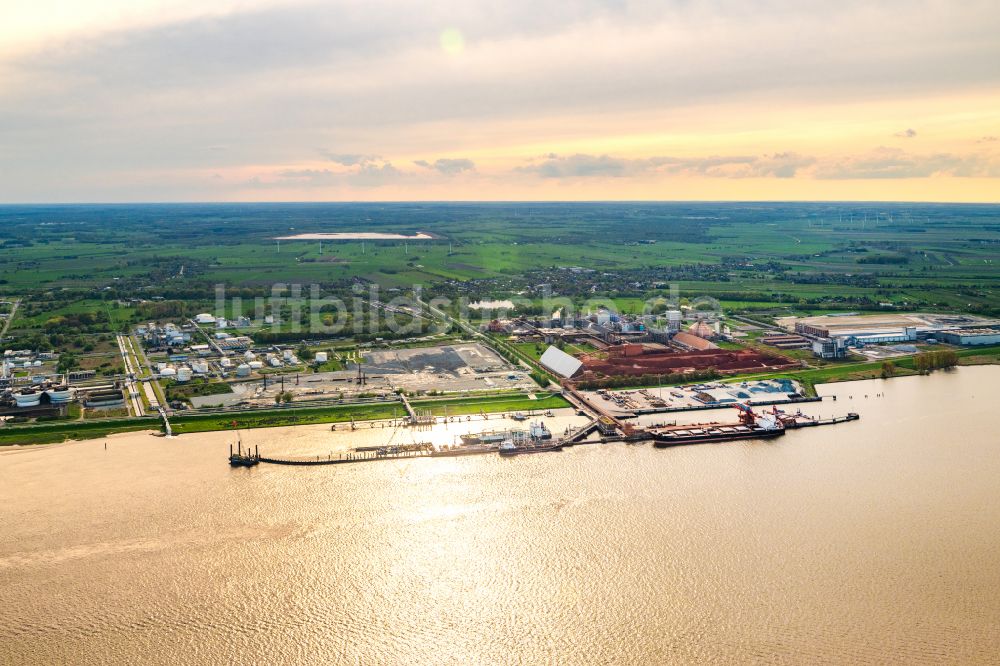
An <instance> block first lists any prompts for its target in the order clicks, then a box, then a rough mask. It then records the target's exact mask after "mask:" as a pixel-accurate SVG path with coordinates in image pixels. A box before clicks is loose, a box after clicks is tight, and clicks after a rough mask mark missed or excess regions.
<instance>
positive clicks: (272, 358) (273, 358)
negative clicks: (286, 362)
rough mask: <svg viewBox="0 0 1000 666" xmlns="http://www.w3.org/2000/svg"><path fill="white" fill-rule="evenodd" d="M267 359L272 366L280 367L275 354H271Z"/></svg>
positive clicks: (279, 361)
mask: <svg viewBox="0 0 1000 666" xmlns="http://www.w3.org/2000/svg"><path fill="white" fill-rule="evenodd" d="M268 360H269V361H270V363H271V367H272V368H280V367H281V360H280V359H279V358H278V357H277V356H272V357H271V358H270V359H268Z"/></svg>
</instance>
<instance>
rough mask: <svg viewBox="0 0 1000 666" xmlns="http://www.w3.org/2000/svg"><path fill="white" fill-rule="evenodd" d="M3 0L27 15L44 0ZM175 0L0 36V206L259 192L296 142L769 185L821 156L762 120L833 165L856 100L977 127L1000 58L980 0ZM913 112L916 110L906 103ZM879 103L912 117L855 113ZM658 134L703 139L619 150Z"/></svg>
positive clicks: (308, 147)
mask: <svg viewBox="0 0 1000 666" xmlns="http://www.w3.org/2000/svg"><path fill="white" fill-rule="evenodd" d="M122 3H123V4H124V0H122ZM22 4H25V6H26V7H27V8H28V9H27V10H26V11H36V12H43V11H44V10H45V5H47V4H51V3H35V4H36V5H38V8H37V9H32V7H33V5H32V3H22ZM78 4H87V3H78ZM91 4H93V5H94V7H98V6H100V4H101V3H99V2H95V3H91ZM154 4H155V3H154ZM175 4H177V8H176V9H172V10H171V11H169V12H165V11H164V12H161V11H149V12H145V13H143V16H142V20H141V22H140V21H132V22H127V23H126V22H122V21H115V20H111V19H109V20H108V21H102V22H100V23H90V24H86V25H83V24H81V25H79V26H76V27H74V26H72V25H69V26H68V28H67V24H68V23H72V20H73V19H72V16H66V17H60V19H61V20H60V21H59V22H58V23H59V24H60V26H61V28H60V30H62V28H67V29H68V30H69V32H65V33H62V32H60V33H59V34H57V33H56V32H55V28H54V27H53V28H52V30H53V31H52V32H39V33H38V34H37V35H28V36H24V39H21V38H20V37H21V36H20V35H19V36H18V37H19V38H18V39H17V40H16V41H17V44H16V45H11V44H8V43H5V42H4V40H3V39H2V38H0V86H2V90H3V93H2V96H3V103H2V104H0V147H2V149H0V172H2V173H4V174H5V178H3V179H0V200H8V201H23V200H26V199H31V200H71V199H78V198H79V197H81V196H83V197H100V198H103V199H111V200H114V199H116V198H117V195H116V192H122V193H123V194H124V195H126V196H128V197H129V198H136V197H137V196H139V195H137V193H139V192H140V191H141V188H142V187H143V185H142V183H148V184H149V188H150V190H149V192H150V196H152V195H153V194H154V193H155V194H157V195H160V194H162V190H157V189H156V188H157V187H158V186H157V185H156V183H158V182H161V181H162V178H161V174H162V173H171V174H177V176H176V180H172V181H171V183H176V187H177V188H178V190H177V192H176V198H179V199H185V198H187V197H185V194H184V192H183V191H182V190H181V188H183V187H186V185H184V183H187V182H197V179H196V178H195V177H194V176H195V175H198V178H201V176H200V175H199V174H205V173H214V172H220V173H225V174H227V175H228V174H240V175H237V176H233V177H229V178H227V179H226V181H225V182H226V184H229V183H236V182H240V180H241V179H243V178H245V177H246V176H245V175H244V174H246V173H262V172H264V171H267V169H268V167H266V166H262V165H272V166H271V167H270V168H271V170H272V173H271V174H270V175H269V176H268V175H264V174H263V173H262V175H261V178H263V179H265V180H266V179H267V178H269V177H270V178H275V177H276V176H275V175H274V173H276V171H277V169H278V167H277V166H273V165H295V164H308V165H309V166H316V165H314V164H312V163H311V162H308V163H307V162H300V161H299V160H302V156H303V155H311V156H313V157H316V156H317V146H332V147H335V151H334V150H327V151H322V154H323V155H324V156H325V157H326V158H327V160H328V162H327V163H326V165H325V166H329V167H330V168H331V171H332V172H334V173H336V174H339V173H340V171H341V169H340V168H341V167H343V168H346V169H348V170H351V169H356V170H357V171H349V172H346V173H344V174H343V175H340V176H335V175H331V176H317V177H318V178H320V179H323V178H329V179H330V180H331V182H341V181H344V182H349V181H350V179H352V178H354V179H357V180H359V181H360V182H391V179H392V178H396V179H397V180H399V179H402V178H403V177H404V176H405V174H401V173H400V171H399V170H398V169H396V168H395V167H391V168H389V167H387V166H386V164H388V163H389V162H388V160H390V159H391V160H395V163H396V164H402V163H403V162H402V160H404V159H406V160H409V159H411V156H413V155H453V154H459V155H461V154H469V155H473V154H475V155H487V154H488V155H498V156H499V155H503V157H502V158H499V157H498V158H497V161H498V162H499V161H501V159H502V160H506V161H507V162H506V164H505V165H504V166H503V167H501V168H502V169H503V171H502V175H509V170H510V169H511V167H510V166H509V165H510V164H511V163H515V162H516V163H518V164H524V163H523V162H518V161H517V160H520V159H522V157H525V156H527V155H528V154H532V155H539V154H541V153H542V150H540V149H539V148H538V147H539V146H550V147H554V146H565V145H569V146H574V148H572V149H569V150H566V149H563V150H562V151H561V155H562V156H560V155H551V156H547V157H539V158H537V159H536V160H534V161H533V162H531V165H533V166H535V167H537V169H536V170H535V171H534V173H535V175H536V176H539V177H542V178H548V179H559V178H585V179H586V178H590V179H594V178H598V177H602V176H603V177H607V178H615V179H619V180H620V179H626V178H629V177H632V176H635V175H642V176H649V177H653V176H655V175H657V174H659V175H661V176H665V175H669V174H672V173H676V174H692V175H705V176H713V177H731V178H746V177H774V178H790V177H794V176H800V175H802V174H803V173H805V172H809V171H810V170H813V169H819V168H820V165H819V164H818V163H812V164H810V160H812V159H813V158H811V157H804V156H801V155H791V154H786V153H781V152H777V153H775V152H770V151H773V150H774V149H773V148H772V145H773V143H774V142H773V141H771V140H770V139H769V138H766V135H765V134H764V133H763V132H764V131H765V130H766V131H771V130H773V129H774V127H773V126H766V123H767V122H768V121H766V120H765V121H761V120H760V117H761V110H762V109H767V110H768V111H770V110H772V109H775V108H777V109H784V110H786V111H787V113H788V117H789V118H794V119H795V122H794V124H795V125H797V127H796V128H795V129H794V131H795V132H796V137H799V138H801V139H802V140H801V141H797V142H796V143H795V144H794V145H795V146H796V147H797V149H798V150H801V151H802V152H803V153H810V154H815V155H820V156H821V155H822V154H824V153H826V154H830V151H837V152H841V151H845V150H849V149H850V147H851V146H850V145H843V143H842V142H843V141H849V139H846V138H845V137H848V136H850V133H851V132H854V131H856V130H857V129H858V127H859V126H860V125H861V124H862V123H860V122H858V121H857V118H843V122H842V123H839V122H837V121H833V122H831V121H830V118H842V116H840V115H837V114H838V113H839V112H840V111H841V110H843V109H845V108H864V107H865V106H866V104H869V103H870V105H871V106H870V108H871V111H872V115H871V119H872V122H873V123H874V122H878V123H881V122H884V118H886V117H888V118H896V119H897V120H895V121H893V122H899V121H898V119H899V118H905V119H906V122H907V123H912V124H913V125H914V126H919V127H924V126H932V124H931V122H930V120H935V122H936V121H937V120H939V119H940V118H943V117H952V116H946V115H941V114H940V112H939V110H940V108H941V107H942V105H944V104H947V103H949V102H952V103H953V104H954V108H955V109H963V110H968V111H969V112H970V113H976V114H978V115H979V116H982V117H992V116H989V115H987V114H988V113H992V109H993V108H995V103H993V102H995V95H994V96H993V98H990V97H989V96H988V95H987V94H986V93H985V92H983V91H996V84H997V81H998V79H997V71H996V66H995V63H996V62H998V61H1000V40H997V39H996V34H997V33H998V32H1000V12H997V11H996V6H995V2H990V1H989V0H969V1H968V2H959V3H946V2H943V1H941V0H931V1H929V2H921V3H917V6H914V4H913V3H912V2H907V1H906V0H879V2H875V3H872V2H866V1H864V0H844V1H843V2H841V3H837V4H836V5H832V4H829V3H828V4H822V3H820V4H816V3H802V2H796V1H794V0H764V1H763V2H750V3H747V2H746V1H745V0H715V1H713V2H708V3H706V2H686V1H680V0H672V1H670V2H656V1H655V0H621V1H618V0H565V1H564V2H559V3H549V4H547V5H545V6H541V5H539V3H538V2H537V1H536V0H509V1H507V2H503V3H493V4H491V5H490V6H489V8H488V9H484V8H483V6H482V5H481V4H479V3H468V2H462V1H461V0H433V1H428V2H423V3H400V2H397V1H394V0H368V1H366V2H363V3H358V2H354V1H353V0H324V1H323V2H319V1H317V0H299V1H297V2H292V3H281V2H279V0H247V1H240V2H236V1H235V0H234V1H232V2H230V1H227V2H225V3H223V4H225V7H222V6H218V7H217V6H216V5H213V6H212V8H211V10H204V8H202V7H201V6H199V5H198V3H190V2H185V3H175ZM181 5H184V6H189V7H193V8H194V9H190V10H184V9H181V8H180V6H181ZM88 7H89V5H88ZM88 11H89V13H90V14H93V15H95V16H96V15H98V14H102V15H103V14H107V13H108V12H106V11H104V10H98V9H90V10H88ZM50 23H51V25H53V26H54V25H55V23H57V22H55V21H53V22H50ZM38 25H40V26H46V25H49V23H46V22H45V21H40V22H39V23H38ZM885 25H892V26H893V29H892V30H890V31H886V30H885V29H884V26H885ZM448 27H454V28H455V29H459V30H461V33H462V35H463V38H464V45H465V46H464V48H463V49H462V50H461V52H460V53H458V52H455V53H453V54H451V55H449V54H448V53H446V52H445V51H443V50H442V48H441V45H440V36H441V31H442V30H443V29H445V28H448ZM4 29H5V28H4V26H3V25H0V37H2V36H3V34H4V33H3V31H4ZM7 30H8V31H10V30H12V29H11V28H9V27H8V28H7ZM74 30H75V32H74ZM845 44H864V45H865V48H844V45H845ZM553 81H558V82H559V85H552V82H553ZM991 94H992V93H991ZM924 100H927V101H929V102H933V103H931V104H927V105H926V107H927V109H924V106H925V105H923V104H922V101H924ZM970 100H971V101H970ZM845 103H847V106H843V105H844V104H845ZM892 104H894V105H896V106H897V108H901V107H903V105H904V104H906V105H908V106H907V108H914V109H915V110H914V111H912V113H914V114H916V113H917V112H918V111H919V112H920V113H921V114H922V115H911V116H906V115H899V114H895V113H894V114H892V115H888V114H887V115H884V116H879V117H878V118H876V115H877V114H878V113H882V112H886V106H887V105H892ZM807 106H808V108H806V107H807ZM901 113H910V111H906V112H901ZM935 114H937V115H935ZM952 115H953V114H952ZM772 117H773V116H772ZM959 122H960V121H958V120H956V121H955V123H956V126H959V125H958V123H959ZM963 122H964V121H963ZM984 122H985V121H984ZM754 123H756V124H754ZM876 127H882V126H881V125H880V124H879V125H876ZM890 127H891V126H890ZM900 127H902V125H901V126H900ZM863 129H864V130H867V129H868V128H867V127H865V128H863ZM946 129H947V128H946ZM877 131H879V132H881V133H882V134H891V133H892V132H891V130H889V131H886V130H885V129H879V130H877ZM961 131H964V132H968V133H969V134H966V136H976V135H977V134H989V133H993V132H994V131H995V128H992V127H990V126H989V125H985V124H983V125H981V126H979V127H974V126H964V127H961ZM755 132H761V134H760V136H762V137H765V138H762V139H761V143H760V144H754V143H753V140H754V139H753V137H754V136H755ZM644 134H646V135H648V136H649V137H651V139H653V140H657V141H660V143H657V144H654V145H655V146H659V147H654V145H651V146H650V147H649V148H648V149H647V148H634V147H633V148H631V150H632V152H631V154H626V152H625V151H626V149H625V148H624V147H622V148H619V146H623V145H628V146H638V145H643V144H641V143H640V141H641V137H642V135H644ZM941 135H942V136H944V135H945V133H944V132H942V134H941ZM669 136H677V137H684V138H686V139H685V142H683V143H679V144H677V145H679V146H680V145H683V146H694V145H706V146H712V147H711V148H704V149H700V150H702V151H703V152H705V153H706V156H704V157H699V158H676V157H674V158H670V157H665V158H660V159H647V158H640V157H637V156H636V152H637V151H639V150H642V151H643V152H644V153H645V154H664V153H669V152H670V151H673V150H680V148H677V149H673V148H668V147H662V146H665V145H671V144H665V143H663V141H666V139H665V138H664V137H669ZM619 137H624V138H625V139H624V140H625V141H626V142H627V143H626V144H622V143H616V139H617V138H619ZM728 137H732V138H733V139H734V142H733V143H732V144H727V143H725V140H726V139H727V138H728ZM702 139H704V140H705V142H704V143H702V144H699V143H698V142H699V141H700V140H702ZM921 139H925V137H924V136H923V135H921ZM926 139H927V140H926V141H923V140H922V141H921V142H919V143H920V144H921V145H922V144H924V143H929V142H930V140H931V137H926ZM885 140H886V141H890V140H892V139H891V137H886V139H885ZM911 143H918V142H916V141H914V142H911ZM970 143H971V142H970ZM984 143H985V142H984ZM726 145H731V146H732V147H731V148H720V147H719V146H726ZM779 145H780V144H779ZM787 145H791V144H787ZM853 145H857V143H855V144H853ZM204 146H225V147H226V149H225V150H211V149H210V150H205V149H204ZM684 150H685V152H687V151H688V150H689V149H688V148H685V149H684ZM690 150H699V149H690ZM948 150H950V148H948ZM463 151H469V152H463ZM574 153H575V154H574ZM712 153H723V154H721V155H719V156H713V155H712ZM729 153H731V154H729ZM380 156H382V157H380ZM827 159H828V158H827ZM425 161H426V162H427V165H428V166H423V167H422V168H423V169H426V170H428V173H426V174H423V175H425V176H428V177H429V176H431V175H433V174H432V173H431V170H433V171H435V172H437V173H440V174H442V175H449V174H455V173H458V174H463V175H469V174H471V172H473V171H474V170H478V171H479V172H480V175H481V176H488V175H489V173H490V171H489V169H490V166H489V164H492V163H493V162H492V161H491V162H489V163H487V162H485V161H483V163H482V164H480V165H473V166H472V167H471V168H466V166H465V165H463V164H462V163H452V164H449V163H447V162H441V163H440V164H439V160H434V161H431V160H425ZM323 166H324V165H322V164H321V165H319V169H320V170H322V168H323ZM365 166H368V167H370V168H364V169H362V167H365ZM827 166H830V165H827ZM848 166H850V165H848ZM830 168H831V169H832V167H830ZM970 168H971V167H970ZM828 170H829V169H828ZM959 170H960V169H959ZM522 171H523V170H522ZM122 174H129V178H130V179H131V180H130V183H131V184H129V185H126V184H125V183H126V181H125V180H123V178H122V177H121V175H122ZM411 175H413V176H414V177H413V178H412V179H411V181H408V182H412V183H418V182H419V183H420V184H421V186H422V185H423V184H424V181H421V179H420V178H419V176H418V175H416V174H411ZM470 177H471V176H470ZM300 179H302V180H304V179H305V178H304V177H300ZM428 179H429V178H428ZM428 179H425V180H428ZM284 180H288V181H294V180H296V179H295V178H285V179H284ZM522 181H523V179H522ZM499 182H500V181H499V180H498V181H496V182H495V183H493V184H492V185H491V186H494V185H495V187H496V188H498V189H499V188H500V187H501V185H500V184H499ZM422 192H423V190H422V189H417V188H415V189H414V190H413V194H414V195H416V196H420V195H421V193H422ZM219 194H224V192H222V190H221V189H217V190H212V195H214V196H218V195H219ZM498 196H499V195H498ZM720 196H725V193H723V192H720ZM139 198H141V196H139Z"/></svg>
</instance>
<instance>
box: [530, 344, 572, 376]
mask: <svg viewBox="0 0 1000 666" xmlns="http://www.w3.org/2000/svg"><path fill="white" fill-rule="evenodd" d="M538 362H539V363H540V364H541V365H542V367H543V368H545V369H546V370H549V371H550V372H554V373H555V374H557V375H559V376H560V377H563V378H564V379H569V378H570V377H573V376H574V375H576V374H577V373H578V372H579V371H580V368H582V367H583V362H582V361H581V360H580V359H578V358H576V357H574V356H570V355H569V354H567V353H566V352H564V351H562V350H561V349H557V348H556V347H549V348H548V349H546V350H545V353H544V354H542V356H541V358H540V359H538Z"/></svg>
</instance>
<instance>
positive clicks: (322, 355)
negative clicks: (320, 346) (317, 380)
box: [316, 352, 327, 363]
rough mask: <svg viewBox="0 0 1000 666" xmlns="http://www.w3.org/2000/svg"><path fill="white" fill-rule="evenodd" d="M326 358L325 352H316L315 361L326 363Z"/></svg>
mask: <svg viewBox="0 0 1000 666" xmlns="http://www.w3.org/2000/svg"><path fill="white" fill-rule="evenodd" d="M326 360H327V355H326V352H316V362H317V363H326Z"/></svg>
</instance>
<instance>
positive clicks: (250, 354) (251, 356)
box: [243, 351, 257, 361]
mask: <svg viewBox="0 0 1000 666" xmlns="http://www.w3.org/2000/svg"><path fill="white" fill-rule="evenodd" d="M243 358H245V359H246V360H247V361H252V360H254V359H255V358H257V355H256V354H254V353H253V352H252V351H248V352H246V353H245V354H243Z"/></svg>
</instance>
